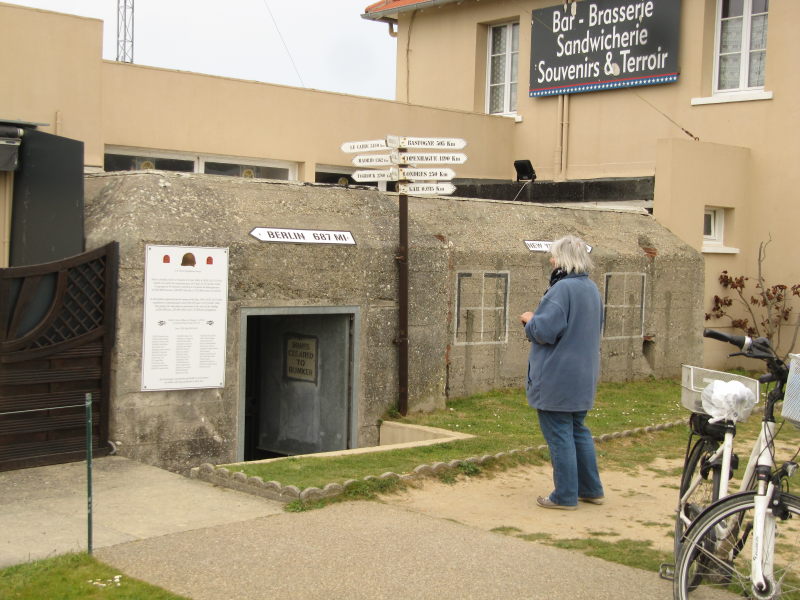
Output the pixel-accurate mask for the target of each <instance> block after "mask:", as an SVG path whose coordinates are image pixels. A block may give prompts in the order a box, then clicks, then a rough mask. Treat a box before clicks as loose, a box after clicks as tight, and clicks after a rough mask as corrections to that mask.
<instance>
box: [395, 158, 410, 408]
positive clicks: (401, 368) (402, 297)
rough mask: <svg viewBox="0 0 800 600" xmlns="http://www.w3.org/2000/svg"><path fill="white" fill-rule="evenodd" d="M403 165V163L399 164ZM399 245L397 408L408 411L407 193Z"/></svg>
mask: <svg viewBox="0 0 800 600" xmlns="http://www.w3.org/2000/svg"><path fill="white" fill-rule="evenodd" d="M401 166H405V165H401ZM399 210H400V215H399V219H398V221H399V224H400V246H399V248H398V251H397V257H396V260H397V268H398V273H399V278H398V286H399V290H398V304H399V306H398V309H399V316H398V325H399V327H398V329H399V331H398V336H397V345H398V365H397V378H398V382H397V384H398V398H397V410H398V412H399V413H400V414H401V415H403V416H405V415H406V414H407V413H408V195H407V194H400V196H399Z"/></svg>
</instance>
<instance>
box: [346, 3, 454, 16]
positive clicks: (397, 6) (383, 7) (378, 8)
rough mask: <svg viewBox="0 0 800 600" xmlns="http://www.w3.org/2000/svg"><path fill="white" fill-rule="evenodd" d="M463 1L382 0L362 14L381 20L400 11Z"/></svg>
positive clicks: (371, 5) (368, 7)
mask: <svg viewBox="0 0 800 600" xmlns="http://www.w3.org/2000/svg"><path fill="white" fill-rule="evenodd" d="M462 1H463V0H380V2H375V3H374V4H370V5H369V6H367V8H365V9H364V14H363V15H361V16H362V18H364V19H371V20H373V21H379V20H380V19H383V18H385V17H393V18H395V17H397V15H398V14H399V13H403V12H408V11H410V10H419V9H422V8H431V7H433V6H441V5H444V4H452V3H453V2H462Z"/></svg>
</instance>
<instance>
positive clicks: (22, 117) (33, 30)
mask: <svg viewBox="0 0 800 600" xmlns="http://www.w3.org/2000/svg"><path fill="white" fill-rule="evenodd" d="M0 24H2V26H3V34H2V35H3V51H2V52H0V78H2V81H3V90H2V93H0V119H12V120H18V121H27V122H33V123H45V124H46V125H44V126H42V127H40V129H41V130H42V131H45V132H47V133H54V134H56V135H63V136H65V137H69V138H74V139H78V140H81V141H82V142H83V143H84V152H85V162H86V164H87V165H99V166H102V164H103V135H102V119H101V118H100V116H101V111H102V105H101V98H100V90H101V77H102V72H101V64H102V60H101V57H102V50H103V22H102V21H99V20H97V19H87V18H84V17H76V16H71V15H62V14H58V13H53V12H47V11H42V10H35V9H31V8H26V7H22V6H14V5H11V4H3V3H0Z"/></svg>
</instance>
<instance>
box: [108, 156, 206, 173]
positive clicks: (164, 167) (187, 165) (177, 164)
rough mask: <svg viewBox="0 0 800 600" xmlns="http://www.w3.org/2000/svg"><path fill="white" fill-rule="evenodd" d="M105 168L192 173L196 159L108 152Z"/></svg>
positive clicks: (112, 169)
mask: <svg viewBox="0 0 800 600" xmlns="http://www.w3.org/2000/svg"><path fill="white" fill-rule="evenodd" d="M103 169H104V170H106V171H145V170H147V169H157V170H159V171H178V172H181V173H192V172H193V171H194V160H183V159H179V158H165V157H159V156H133V155H127V154H106V155H105V157H104V158H103Z"/></svg>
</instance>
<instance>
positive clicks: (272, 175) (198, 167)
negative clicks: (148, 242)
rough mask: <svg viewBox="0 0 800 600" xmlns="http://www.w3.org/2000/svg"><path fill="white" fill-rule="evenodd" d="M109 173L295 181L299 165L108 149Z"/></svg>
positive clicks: (107, 163)
mask: <svg viewBox="0 0 800 600" xmlns="http://www.w3.org/2000/svg"><path fill="white" fill-rule="evenodd" d="M103 168H104V169H105V170H106V171H139V170H145V169H158V170H162V171H180V172H184V173H208V174H211V175H228V176H231V177H247V178H252V177H256V178H260V179H281V180H296V179H297V165H296V164H295V163H291V162H285V161H278V160H263V159H251V158H247V159H243V158H238V157H232V156H215V155H203V154H184V153H181V152H167V151H158V150H149V149H145V148H127V147H107V148H106V152H105V156H104V158H103Z"/></svg>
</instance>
